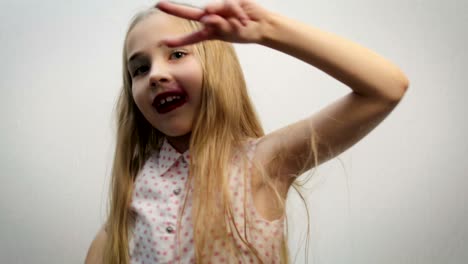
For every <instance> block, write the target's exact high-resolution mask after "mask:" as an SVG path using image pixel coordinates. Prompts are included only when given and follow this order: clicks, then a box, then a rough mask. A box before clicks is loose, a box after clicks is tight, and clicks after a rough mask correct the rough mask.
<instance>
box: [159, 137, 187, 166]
mask: <svg viewBox="0 0 468 264" xmlns="http://www.w3.org/2000/svg"><path fill="white" fill-rule="evenodd" d="M157 157H158V158H157V161H158V168H159V173H160V175H162V174H164V173H165V172H166V171H167V170H169V168H170V167H172V166H173V165H174V163H176V161H178V160H179V161H182V162H186V163H187V164H188V163H190V153H189V150H187V151H185V152H184V153H180V152H178V151H177V150H176V149H175V148H174V147H173V146H172V145H171V144H169V141H167V138H164V142H163V144H162V146H161V149H160V150H159V153H158V156H157ZM181 157H182V158H181Z"/></svg>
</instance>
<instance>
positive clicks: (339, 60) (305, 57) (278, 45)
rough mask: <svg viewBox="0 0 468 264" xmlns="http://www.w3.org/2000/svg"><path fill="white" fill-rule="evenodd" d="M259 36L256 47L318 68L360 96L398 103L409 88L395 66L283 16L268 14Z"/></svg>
mask: <svg viewBox="0 0 468 264" xmlns="http://www.w3.org/2000/svg"><path fill="white" fill-rule="evenodd" d="M262 35H263V38H262V40H261V41H260V43H259V44H262V45H265V46H267V47H270V48H274V49H276V50H279V51H281V52H284V53H286V54H289V55H291V56H294V57H296V58H298V59H300V60H302V61H304V62H306V63H309V64H311V65H313V66H315V67H317V68H319V69H320V70H322V71H324V72H326V73H328V74H329V75H331V76H332V77H334V78H335V79H337V80H339V81H341V82H342V83H344V84H346V85H347V86H349V87H350V88H351V89H352V90H353V91H354V92H355V93H357V94H359V95H362V96H371V97H376V98H378V99H386V100H387V99H388V100H390V101H398V100H400V99H401V98H402V97H403V94H404V93H405V91H406V89H407V87H408V85H409V81H408V79H407V77H406V76H405V74H404V73H402V71H401V70H400V69H399V68H398V67H397V66H395V65H394V64H392V63H391V62H389V61H388V60H386V59H384V58H382V57H381V56H379V55H378V54H376V53H374V52H372V51H371V50H369V49H366V48H364V47H362V46H360V45H358V44H357V43H354V42H352V41H349V40H346V39H344V38H341V37H339V36H337V35H334V34H332V33H329V32H325V31H322V30H319V29H317V28H315V27H312V26H309V25H306V24H303V23H301V22H298V21H294V20H292V19H290V18H287V17H284V16H282V15H279V14H275V13H271V15H270V16H269V17H268V18H267V23H266V24H265V26H264V28H263V30H262Z"/></svg>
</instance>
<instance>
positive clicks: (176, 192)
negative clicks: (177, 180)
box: [172, 187, 182, 195]
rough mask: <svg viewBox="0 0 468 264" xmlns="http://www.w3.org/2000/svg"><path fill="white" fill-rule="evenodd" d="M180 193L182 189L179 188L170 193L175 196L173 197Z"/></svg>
mask: <svg viewBox="0 0 468 264" xmlns="http://www.w3.org/2000/svg"><path fill="white" fill-rule="evenodd" d="M180 192H182V189H181V188H180V187H179V188H176V189H174V190H173V191H172V193H173V194H175V195H179V194H180Z"/></svg>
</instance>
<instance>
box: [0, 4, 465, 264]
mask: <svg viewBox="0 0 468 264" xmlns="http://www.w3.org/2000/svg"><path fill="white" fill-rule="evenodd" d="M259 2H260V3H261V4H262V5H264V6H265V7H267V8H269V9H271V10H274V11H276V12H280V13H283V14H285V15H287V16H290V17H293V18H295V19H297V20H300V21H303V22H305V23H308V24H310V25H314V26H316V27H319V28H321V29H323V30H326V31H331V32H334V33H337V34H339V35H341V36H343V37H346V38H348V39H351V40H353V41H356V42H358V43H360V44H362V45H364V46H366V47H368V48H370V49H372V50H374V51H376V52H377V53H379V54H381V55H383V56H384V57H386V58H388V59H389V60H391V61H392V62H394V63H395V64H397V65H398V66H399V67H400V68H401V69H402V70H403V71H404V72H405V73H406V74H407V76H408V77H409V79H410V89H409V90H408V92H407V94H406V96H405V98H404V99H403V101H402V102H401V103H400V105H399V106H398V107H397V108H396V109H395V110H394V112H393V113H392V114H391V115H390V116H389V117H388V118H387V119H386V120H385V121H384V122H383V123H382V124H381V125H380V126H379V127H377V128H376V129H375V130H374V131H373V132H371V134H369V135H368V136H367V137H366V138H365V139H363V140H362V141H360V142H359V143H358V144H356V145H355V146H353V147H352V148H351V149H349V150H348V151H347V152H345V153H344V154H343V155H341V156H340V157H339V159H335V160H332V161H330V162H328V163H326V164H324V165H323V166H322V167H321V168H320V169H319V170H318V172H317V173H316V174H315V176H314V177H313V179H312V181H311V182H310V184H309V186H311V187H312V190H311V191H310V194H309V196H308V198H307V200H308V202H309V205H310V214H311V215H310V224H311V226H310V227H311V230H310V245H309V263H317V264H318V263H323V264H325V263H326V264H329V263H332V264H333V263H348V264H349V263H353V264H354V263H356V264H358V263H359V264H362V263H381V264H394V263H421V264H422V263H425V264H427V263H429V264H432V263H444V264H451V263H453V264H455V263H465V261H466V259H468V228H467V223H468V205H467V204H466V200H467V197H468V195H467V194H466V193H467V187H468V173H467V170H468V162H467V155H468V143H467V141H466V139H465V137H466V135H468V128H467V117H466V115H467V114H468V111H467V110H468V107H467V106H466V104H465V102H466V99H467V96H468V87H467V83H468V77H467V75H468V74H467V73H468V72H467V66H466V61H467V60H468V52H467V47H468V34H467V31H466V25H468V16H467V15H466V14H467V13H468V2H467V1H455V0H451V1H435V0H426V1H423V0H413V1H408V0H394V1H382V0H372V1H371V0H357V1H349V0H347V1H339V0H328V1H305V0H288V1H280V0H269V1H266V0H264V1H259ZM153 3H154V2H153V1H144V0H132V1H122V0H119V1H116V0H113V1H109V0H107V1H105V0H103V1H95V0H81V1H71V0H68V1H58V0H55V1H54V0H42V1H31V0H30V1H19V0H15V1H14V0H2V1H1V3H0V45H1V46H0V47H1V49H0V59H1V63H0V120H1V122H0V155H1V156H0V180H1V183H0V209H1V210H0V262H1V263H48V264H50V263H82V262H83V260H84V258H85V255H86V252H87V250H88V247H89V244H90V243H91V240H92V239H93V237H94V235H95V234H96V232H97V230H98V229H99V227H100V226H101V224H102V223H103V221H104V218H105V212H106V197H107V188H108V181H109V176H110V169H111V160H112V157H113V147H114V128H113V122H114V121H113V120H114V119H113V118H114V116H113V115H112V111H113V107H114V103H115V100H116V98H117V94H118V91H119V89H120V84H121V51H122V45H123V38H124V33H125V30H126V28H127V25H128V23H129V20H130V18H131V17H132V16H133V14H134V13H135V12H136V11H138V10H141V9H142V8H144V7H147V6H149V5H151V4H153ZM191 3H195V4H203V3H206V1H203V2H202V1H191ZM236 49H237V50H238V53H239V57H240V60H241V63H242V66H243V68H244V71H245V76H246V79H247V82H248V86H249V91H250V93H251V96H252V99H253V101H254V103H255V106H256V108H257V110H258V112H259V114H260V117H261V119H262V122H263V124H264V126H265V130H266V131H267V132H270V131H273V130H275V129H278V128H280V127H283V126H285V125H287V124H290V123H292V122H295V121H297V120H299V119H302V118H305V117H307V116H309V115H311V114H312V113H314V112H315V111H317V110H319V109H321V108H322V107H324V106H325V105H327V104H329V103H331V102H332V101H334V100H335V99H337V98H339V97H341V96H344V95H345V94H347V93H348V92H350V90H349V89H348V88H347V87H346V86H344V85H343V84H341V83H339V82H338V81H336V80H334V79H333V78H330V77H329V76H328V75H326V74H324V73H323V72H321V71H319V70H317V69H316V68H314V67H311V66H309V65H306V64H305V63H303V62H300V61H298V60H296V59H294V58H292V57H288V56H287V55H284V54H281V53H279V52H276V51H274V50H270V49H267V48H264V47H260V46H256V45H236ZM463 135H465V136H463ZM288 217H289V219H290V232H291V239H290V247H291V250H292V252H293V253H294V252H297V250H298V249H299V246H300V245H301V240H300V237H301V235H302V237H303V235H304V234H305V233H306V225H307V218H306V214H305V211H304V209H303V206H302V204H301V202H300V200H298V198H297V195H296V194H295V193H291V195H290V197H289V199H288ZM302 245H303V246H304V244H302ZM303 248H304V247H302V249H301V250H300V251H299V253H298V255H297V261H296V263H305V255H304V250H303Z"/></svg>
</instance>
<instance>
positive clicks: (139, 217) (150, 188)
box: [129, 139, 284, 264]
mask: <svg viewBox="0 0 468 264" xmlns="http://www.w3.org/2000/svg"><path fill="white" fill-rule="evenodd" d="M257 142H258V139H249V140H248V141H246V144H245V146H244V147H245V150H246V153H247V157H248V160H249V161H251V160H252V158H253V154H254V151H255V147H256V144H257ZM237 153H238V154H239V153H241V152H237ZM238 154H237V155H238ZM237 155H236V156H235V158H234V164H232V166H231V168H230V170H229V183H230V192H231V197H232V200H231V206H232V208H233V213H234V214H233V216H234V217H233V218H234V220H235V221H234V222H235V225H236V227H237V228H238V230H240V231H241V232H240V233H241V234H237V232H232V233H235V234H233V237H232V238H233V239H234V240H235V243H236V244H237V247H238V249H239V250H240V252H242V256H240V257H239V256H237V257H234V255H230V254H229V253H228V252H227V250H226V245H225V242H223V241H213V248H212V249H213V251H212V256H211V257H210V259H206V263H257V262H258V261H257V260H256V258H255V257H254V255H253V254H252V253H251V252H249V251H248V250H247V248H246V247H245V246H244V245H243V244H242V243H241V239H244V240H245V239H246V237H245V234H244V233H243V231H242V230H244V225H245V223H244V213H245V214H248V215H247V217H248V219H249V220H248V222H247V223H248V224H247V240H248V241H249V242H250V243H251V244H252V245H253V246H254V247H255V249H256V250H257V251H258V254H259V256H260V258H261V260H262V261H263V263H268V264H270V263H272V264H273V263H280V249H281V242H282V239H283V228H284V224H283V218H284V217H281V218H279V219H276V220H273V221H268V220H266V219H264V218H263V217H262V216H261V215H260V214H259V213H258V212H257V210H256V209H255V206H254V203H253V199H252V193H251V186H250V185H251V184H250V183H251V177H250V176H251V173H250V172H251V162H249V165H248V171H246V172H243V170H242V168H241V164H240V162H239V161H240V159H239V158H238V156H237ZM189 161H190V154H189V151H186V152H184V153H179V152H177V151H176V150H175V149H174V148H173V147H172V146H171V145H170V144H169V142H168V141H167V140H164V143H163V145H162V147H161V149H160V151H159V152H154V153H152V155H150V157H149V158H148V160H147V161H146V162H145V164H144V166H143V168H142V169H141V170H140V172H139V173H138V175H137V177H136V180H135V184H134V191H133V194H132V202H131V205H130V208H131V210H132V211H133V212H134V213H135V215H136V219H135V223H134V227H133V232H132V234H131V235H130V239H129V250H130V262H131V263H135V264H136V263H138V264H140V263H141V264H148V263H184V264H185V263H195V260H194V259H195V250H194V240H193V224H192V218H191V217H192V216H191V208H192V203H191V200H190V195H189V197H188V199H189V200H188V201H187V204H186V207H185V210H184V215H182V216H181V230H180V233H179V241H176V240H177V238H176V234H177V230H176V227H177V217H178V214H179V213H180V210H181V207H182V204H183V202H184V194H185V193H186V192H187V191H189V190H188V189H190V188H192V187H191V186H190V187H187V186H186V181H187V179H188V169H189ZM245 173H247V175H246V176H247V177H246V180H245V181H244V174H245ZM187 185H188V184H187ZM244 188H246V189H244ZM244 191H246V194H247V197H245V198H246V199H245V201H246V207H245V208H246V210H244V204H243V203H244V197H243V196H244ZM189 193H191V192H189ZM207 231H208V230H207ZM179 253H180V255H179ZM203 263H205V260H204V261H203Z"/></svg>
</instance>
